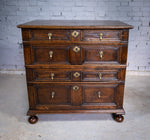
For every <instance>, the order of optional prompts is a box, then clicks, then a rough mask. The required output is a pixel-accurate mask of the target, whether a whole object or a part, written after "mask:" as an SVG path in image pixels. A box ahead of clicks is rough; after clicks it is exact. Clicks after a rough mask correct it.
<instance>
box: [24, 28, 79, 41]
mask: <svg viewBox="0 0 150 140" xmlns="http://www.w3.org/2000/svg"><path fill="white" fill-rule="evenodd" d="M22 34H23V40H24V41H29V40H41V41H50V42H51V41H80V40H81V31H80V30H67V29H66V30H58V29H31V30H28V29H22Z"/></svg>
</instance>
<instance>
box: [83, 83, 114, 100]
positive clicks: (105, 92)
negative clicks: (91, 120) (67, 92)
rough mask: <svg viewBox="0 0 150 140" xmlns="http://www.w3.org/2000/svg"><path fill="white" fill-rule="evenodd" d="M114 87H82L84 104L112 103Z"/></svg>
mask: <svg viewBox="0 0 150 140" xmlns="http://www.w3.org/2000/svg"><path fill="white" fill-rule="evenodd" d="M115 87H116V85H99V86H93V85H89V86H84V88H83V96H84V101H83V102H84V103H114V102H115Z"/></svg>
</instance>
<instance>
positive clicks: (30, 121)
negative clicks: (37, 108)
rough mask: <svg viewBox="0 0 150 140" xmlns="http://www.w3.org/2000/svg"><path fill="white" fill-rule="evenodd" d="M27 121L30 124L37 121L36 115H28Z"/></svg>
mask: <svg viewBox="0 0 150 140" xmlns="http://www.w3.org/2000/svg"><path fill="white" fill-rule="evenodd" d="M28 121H29V123H31V124H35V123H36V122H37V121H38V117H37V116H30V117H29V119H28Z"/></svg>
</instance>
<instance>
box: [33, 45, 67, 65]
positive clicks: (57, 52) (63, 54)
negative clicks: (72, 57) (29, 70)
mask: <svg viewBox="0 0 150 140" xmlns="http://www.w3.org/2000/svg"><path fill="white" fill-rule="evenodd" d="M32 52H33V63H35V64H68V63H69V61H68V52H69V51H68V47H67V46H62V45H60V46H41V47H40V46H36V47H34V46H33V47H32Z"/></svg>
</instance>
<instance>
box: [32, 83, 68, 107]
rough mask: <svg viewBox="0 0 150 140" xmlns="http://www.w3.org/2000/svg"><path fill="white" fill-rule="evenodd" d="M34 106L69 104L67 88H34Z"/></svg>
mask: <svg viewBox="0 0 150 140" xmlns="http://www.w3.org/2000/svg"><path fill="white" fill-rule="evenodd" d="M35 92H36V93H35V94H36V105H67V104H70V91H69V86H64V85H63V86H61V85H59V86H57V85H55V86H54V85H53V86H50V85H49V86H46V85H43V86H35Z"/></svg>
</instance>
